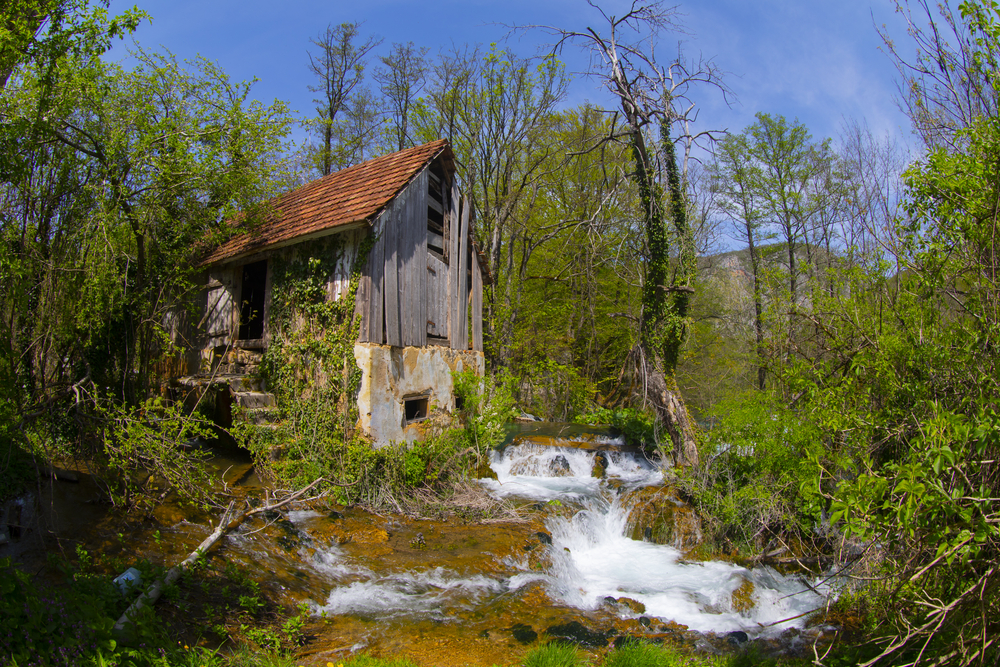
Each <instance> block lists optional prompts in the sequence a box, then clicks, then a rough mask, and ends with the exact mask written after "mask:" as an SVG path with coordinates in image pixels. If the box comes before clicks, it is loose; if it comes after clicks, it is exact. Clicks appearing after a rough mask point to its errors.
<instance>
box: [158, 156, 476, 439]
mask: <svg viewBox="0 0 1000 667" xmlns="http://www.w3.org/2000/svg"><path fill="white" fill-rule="evenodd" d="M318 249H320V250H318ZM365 251H367V254H366V252H365ZM322 253H326V255H322ZM306 255H308V256H310V257H313V256H322V257H325V258H326V259H324V261H325V262H326V263H325V264H323V266H325V267H328V269H329V270H328V272H327V273H325V275H324V278H323V280H324V281H325V290H326V297H325V298H326V299H328V300H333V301H336V300H340V299H343V298H344V297H345V296H346V295H347V293H348V290H352V289H354V290H356V292H355V313H356V315H357V317H359V318H360V333H359V335H358V337H357V340H356V343H355V345H354V363H356V364H357V366H358V367H359V368H360V370H361V384H360V388H359V390H358V395H357V396H356V400H357V405H358V412H359V424H358V425H359V427H360V428H361V429H362V430H364V431H365V432H366V433H367V434H369V435H370V436H371V437H372V438H373V440H374V441H375V442H376V444H378V445H385V444H388V443H391V442H399V441H409V442H412V441H414V440H415V439H418V438H420V436H421V423H422V422H424V421H425V420H426V419H427V418H428V417H430V416H432V415H433V414H434V413H441V412H445V413H448V412H451V411H453V410H454V409H455V396H454V392H453V384H452V375H451V373H452V371H461V370H465V369H473V370H475V371H476V372H478V373H480V374H481V373H482V372H483V370H484V358H483V333H482V293H483V281H484V277H485V278H486V279H487V280H488V272H487V271H486V270H485V261H484V259H483V257H482V255H480V253H479V252H477V250H476V247H475V244H474V243H473V240H472V236H471V231H470V207H469V205H468V204H467V203H466V202H465V201H464V200H463V199H462V197H461V194H460V192H459V187H458V182H457V180H456V178H455V162H454V156H453V154H452V151H451V147H450V146H449V144H448V142H447V141H444V140H440V141H435V142H432V143H429V144H424V145H423V146H417V147H415V148H410V149H407V150H403V151H399V152H397V153H392V154H390V155H386V156H383V157H380V158H376V159H374V160H369V161H368V162H365V163H362V164H359V165H356V166H354V167H349V168H347V169H344V170H342V171H339V172H336V173H333V174H330V175H328V176H325V177H323V178H320V179H318V180H315V181H312V182H311V183H308V184H306V185H304V186H302V187H300V188H298V189H296V190H293V191H291V192H288V193H286V194H285V195H282V196H281V197H278V198H277V199H276V200H274V201H273V202H271V206H270V207H269V210H268V212H267V214H266V219H265V220H264V222H263V223H262V224H260V225H259V226H256V227H255V228H254V229H253V230H252V231H250V232H247V233H244V234H239V235H236V236H234V237H233V238H231V239H230V240H229V241H227V242H225V243H223V244H222V245H220V246H218V247H217V248H215V249H214V250H213V251H212V252H211V253H210V254H209V255H208V256H207V257H206V258H205V259H204V260H203V261H202V266H203V267H204V268H205V270H206V286H205V291H204V293H203V299H204V301H203V311H204V315H203V317H202V318H201V322H200V323H199V326H198V327H197V328H196V329H197V331H196V332H195V333H194V335H193V336H192V338H193V342H194V345H191V344H190V341H189V345H188V349H193V350H194V351H195V354H191V355H189V364H188V366H189V367H188V369H187V370H186V373H187V375H186V376H185V377H183V378H179V380H178V381H179V383H180V384H181V385H184V386H189V387H190V386H196V385H201V386H204V385H205V384H206V383H209V382H211V383H214V384H216V385H218V383H219V382H220V381H222V382H225V383H226V384H228V386H229V387H231V392H230V393H231V400H232V401H235V403H236V404H239V405H241V406H243V407H246V408H249V409H263V408H266V407H267V406H269V405H272V404H273V402H274V401H273V396H271V395H270V394H269V393H268V392H267V387H263V386H257V385H255V382H254V378H255V373H254V371H255V369H256V366H257V364H258V363H259V362H260V359H261V357H262V355H263V354H264V352H265V351H266V350H267V348H268V345H269V344H270V343H271V342H272V336H273V335H274V333H275V332H274V331H273V329H275V326H274V323H273V321H272V318H273V317H274V314H275V313H277V312H278V310H279V308H278V307H277V305H276V304H275V303H274V301H273V298H272V297H273V296H274V294H275V290H278V292H279V293H280V289H279V286H278V285H276V283H275V281H276V280H278V279H279V277H280V275H284V274H283V273H282V272H281V271H280V270H278V271H277V273H276V267H279V268H280V267H282V266H285V265H286V264H287V263H288V262H292V261H295V259H296V257H302V256H306ZM310 261H318V260H310ZM282 263H285V264H282ZM325 270H326V269H324V271H325ZM355 271H359V272H360V278H358V279H356V280H355V281H354V283H352V281H351V277H352V272H355ZM354 275H355V276H357V275H358V274H357V273H355V274H354ZM178 331H179V328H178V327H174V329H173V330H172V333H173V334H174V335H175V337H176V334H177V332H178ZM303 363H305V362H303ZM220 379H221V380H220Z"/></svg>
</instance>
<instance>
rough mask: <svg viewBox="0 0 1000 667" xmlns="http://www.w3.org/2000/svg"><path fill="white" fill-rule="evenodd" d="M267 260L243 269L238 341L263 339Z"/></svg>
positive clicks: (248, 265)
mask: <svg viewBox="0 0 1000 667" xmlns="http://www.w3.org/2000/svg"><path fill="white" fill-rule="evenodd" d="M266 281H267V260H261V261H259V262H254V263H253V264H247V265H246V266H244V267H243V293H242V297H241V298H240V340H257V339H260V338H263V337H264V286H265V283H266Z"/></svg>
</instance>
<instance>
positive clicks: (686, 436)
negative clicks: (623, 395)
mask: <svg viewBox="0 0 1000 667" xmlns="http://www.w3.org/2000/svg"><path fill="white" fill-rule="evenodd" d="M628 365H629V370H630V371H631V375H632V397H631V398H632V401H633V402H634V403H637V404H639V405H643V406H652V408H653V411H654V412H655V413H656V417H657V419H658V420H659V422H660V424H662V425H663V428H664V430H666V432H667V435H668V436H670V443H671V446H672V450H673V451H672V452H671V454H672V455H673V457H674V465H678V466H695V465H698V462H699V457H698V443H697V440H696V439H695V429H694V420H693V419H691V416H690V415H689V414H688V411H687V408H686V407H685V406H684V399H683V398H682V397H681V392H680V390H679V389H678V388H677V383H676V382H674V381H673V379H672V378H668V377H667V375H666V374H665V373H664V372H663V366H662V362H658V361H657V360H656V358H655V356H654V355H652V354H649V352H648V351H647V350H646V349H645V348H644V347H643V345H642V344H639V345H636V346H635V347H634V348H632V351H631V352H630V353H629V361H628Z"/></svg>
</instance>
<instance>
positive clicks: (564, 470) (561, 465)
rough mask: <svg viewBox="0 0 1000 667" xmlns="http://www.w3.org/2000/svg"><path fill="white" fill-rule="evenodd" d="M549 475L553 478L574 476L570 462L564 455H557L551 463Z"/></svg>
mask: <svg viewBox="0 0 1000 667" xmlns="http://www.w3.org/2000/svg"><path fill="white" fill-rule="evenodd" d="M548 472H549V475H550V476H552V477H569V476H570V475H572V474H573V470H572V468H570V465H569V461H568V460H567V459H566V457H565V456H563V455H562V454H559V455H557V456H556V457H554V458H553V459H552V462H551V463H549V471H548Z"/></svg>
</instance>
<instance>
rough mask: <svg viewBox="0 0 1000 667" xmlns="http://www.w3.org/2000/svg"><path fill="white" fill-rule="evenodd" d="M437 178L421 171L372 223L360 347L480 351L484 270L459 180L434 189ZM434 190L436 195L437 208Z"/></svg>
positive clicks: (362, 293)
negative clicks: (438, 192) (438, 347)
mask: <svg viewBox="0 0 1000 667" xmlns="http://www.w3.org/2000/svg"><path fill="white" fill-rule="evenodd" d="M437 177H438V175H436V174H434V173H433V172H432V169H431V166H430V165H428V166H425V167H424V169H422V170H421V171H420V172H419V173H418V174H417V175H416V176H415V177H414V178H413V180H412V181H411V182H410V184H409V185H407V186H406V187H405V188H404V189H403V190H402V191H401V192H400V193H399V194H398V195H397V196H396V198H395V199H393V201H392V202H390V203H389V205H388V206H387V207H386V208H385V209H384V210H383V211H382V213H380V214H379V216H378V217H377V218H376V220H375V221H374V222H373V224H372V233H376V230H377V238H376V240H375V242H374V244H373V246H372V249H371V251H370V253H369V256H368V262H367V264H366V266H365V269H364V274H363V276H362V279H361V282H360V285H359V287H358V299H359V300H362V301H364V302H365V304H364V306H363V307H362V308H361V309H360V312H361V313H362V323H361V331H360V334H359V338H358V339H359V341H360V342H365V343H375V344H381V345H391V346H393V347H424V346H426V345H427V344H428V342H430V344H435V345H444V344H447V345H449V346H450V347H451V348H453V349H456V350H469V349H472V350H475V351H477V352H481V351H482V350H483V328H482V312H483V299H482V289H483V271H482V268H481V267H480V266H479V262H478V257H477V256H476V253H475V252H474V250H473V248H472V244H471V239H470V224H471V217H472V207H471V202H470V201H469V199H467V198H463V197H462V196H461V193H460V191H459V187H458V183H457V179H455V178H453V177H450V175H449V174H446V176H445V178H444V180H443V181H442V182H440V184H439V183H438V182H437V181H435V182H434V183H432V182H431V179H432V178H437ZM432 187H434V188H438V187H440V189H441V197H442V202H441V204H440V205H439V204H438V202H437V201H435V196H436V195H435V196H432V193H431V192H430V189H431V188H432ZM435 192H436V190H435ZM439 208H440V209H443V210H441V218H440V224H439V222H438V219H437V218H436V217H435V216H436V213H435V212H436V211H438V210H439ZM441 232H443V235H442V233H441ZM431 245H434V246H435V248H440V249H441V250H442V251H443V252H439V251H438V250H434V251H433V252H431V251H430V246H431Z"/></svg>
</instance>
